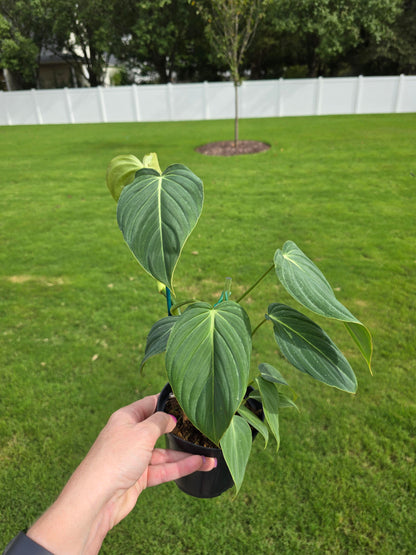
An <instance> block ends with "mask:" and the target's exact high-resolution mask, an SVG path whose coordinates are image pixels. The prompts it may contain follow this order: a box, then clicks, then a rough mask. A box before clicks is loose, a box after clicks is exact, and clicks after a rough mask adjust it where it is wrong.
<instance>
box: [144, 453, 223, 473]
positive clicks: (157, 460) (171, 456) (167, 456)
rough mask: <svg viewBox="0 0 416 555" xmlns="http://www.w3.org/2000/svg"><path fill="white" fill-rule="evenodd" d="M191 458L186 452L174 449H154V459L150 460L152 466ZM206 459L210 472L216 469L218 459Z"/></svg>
mask: <svg viewBox="0 0 416 555" xmlns="http://www.w3.org/2000/svg"><path fill="white" fill-rule="evenodd" d="M189 456H190V453H185V452H184V451H174V450H173V449H154V450H153V453H152V458H151V460H150V464H151V465H158V464H163V463H171V462H178V461H180V460H182V459H186V458H187V457H189ZM203 458H204V459H205V461H206V462H205V464H206V465H207V468H208V466H209V470H211V467H212V468H214V466H215V464H216V459H215V458H213V457H203Z"/></svg>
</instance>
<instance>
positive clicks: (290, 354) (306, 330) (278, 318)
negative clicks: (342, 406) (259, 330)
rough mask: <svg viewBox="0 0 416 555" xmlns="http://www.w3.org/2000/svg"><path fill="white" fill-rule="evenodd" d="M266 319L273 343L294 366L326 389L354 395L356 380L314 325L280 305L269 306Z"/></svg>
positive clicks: (350, 369) (328, 339) (321, 331)
mask: <svg viewBox="0 0 416 555" xmlns="http://www.w3.org/2000/svg"><path fill="white" fill-rule="evenodd" d="M266 318H268V319H269V320H271V321H272V322H273V328H274V335H275V339H276V342H277V344H278V345H279V347H280V350H281V352H282V354H283V355H284V356H285V357H286V358H287V360H288V361H289V362H290V363H291V364H293V366H295V367H296V368H297V369H298V370H301V371H302V372H305V373H306V374H309V375H310V376H312V377H313V378H315V379H317V380H319V381H321V382H323V383H326V384H327V385H330V386H333V387H337V388H338V389H342V390H343V391H349V392H350V393H355V391H356V389H357V380H356V377H355V374H354V372H353V370H352V368H351V366H350V365H349V362H348V361H347V359H346V358H345V357H344V355H343V354H342V352H341V351H340V350H339V349H338V347H337V346H336V345H335V343H333V341H332V340H331V339H330V338H329V337H328V335H327V334H326V333H325V332H324V331H323V329H322V328H320V327H319V326H318V325H317V324H315V322H313V321H312V320H310V319H309V318H308V317H307V316H305V315H304V314H302V313H301V312H298V311H297V310H295V309H293V308H291V307H289V306H286V305H284V304H279V303H273V304H271V305H269V307H268V314H267V315H266Z"/></svg>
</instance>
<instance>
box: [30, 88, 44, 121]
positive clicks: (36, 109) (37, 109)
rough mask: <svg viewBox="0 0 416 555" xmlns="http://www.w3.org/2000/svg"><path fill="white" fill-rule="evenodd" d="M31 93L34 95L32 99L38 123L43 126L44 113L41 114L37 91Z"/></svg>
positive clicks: (33, 90) (32, 90)
mask: <svg viewBox="0 0 416 555" xmlns="http://www.w3.org/2000/svg"><path fill="white" fill-rule="evenodd" d="M30 92H31V95H32V98H33V104H34V107H35V114H36V123H40V124H42V123H43V118H42V113H41V111H40V108H39V104H38V99H37V98H36V90H35V89H31V91H30Z"/></svg>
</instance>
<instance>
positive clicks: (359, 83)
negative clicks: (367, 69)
mask: <svg viewBox="0 0 416 555" xmlns="http://www.w3.org/2000/svg"><path fill="white" fill-rule="evenodd" d="M362 89H363V76H362V75H359V76H358V78H357V87H356V90H355V103H354V114H359V113H360V107H361V106H360V105H361V96H362Z"/></svg>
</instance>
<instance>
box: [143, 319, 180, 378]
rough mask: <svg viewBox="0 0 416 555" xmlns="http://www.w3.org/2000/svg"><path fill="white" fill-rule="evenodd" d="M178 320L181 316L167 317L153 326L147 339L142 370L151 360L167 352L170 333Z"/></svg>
mask: <svg viewBox="0 0 416 555" xmlns="http://www.w3.org/2000/svg"><path fill="white" fill-rule="evenodd" d="M178 318H179V316H166V318H162V319H161V320H159V321H158V322H156V323H155V324H153V326H152V328H151V330H150V331H149V335H148V336H147V339H146V349H145V351H144V357H143V359H142V361H141V362H140V370H141V369H142V368H143V366H144V365H145V363H146V362H147V361H148V360H149V358H151V357H153V356H155V355H158V354H160V353H164V352H165V351H166V346H167V344H168V339H169V336H170V332H171V330H172V327H173V326H174V325H175V323H176V321H177V320H178Z"/></svg>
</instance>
